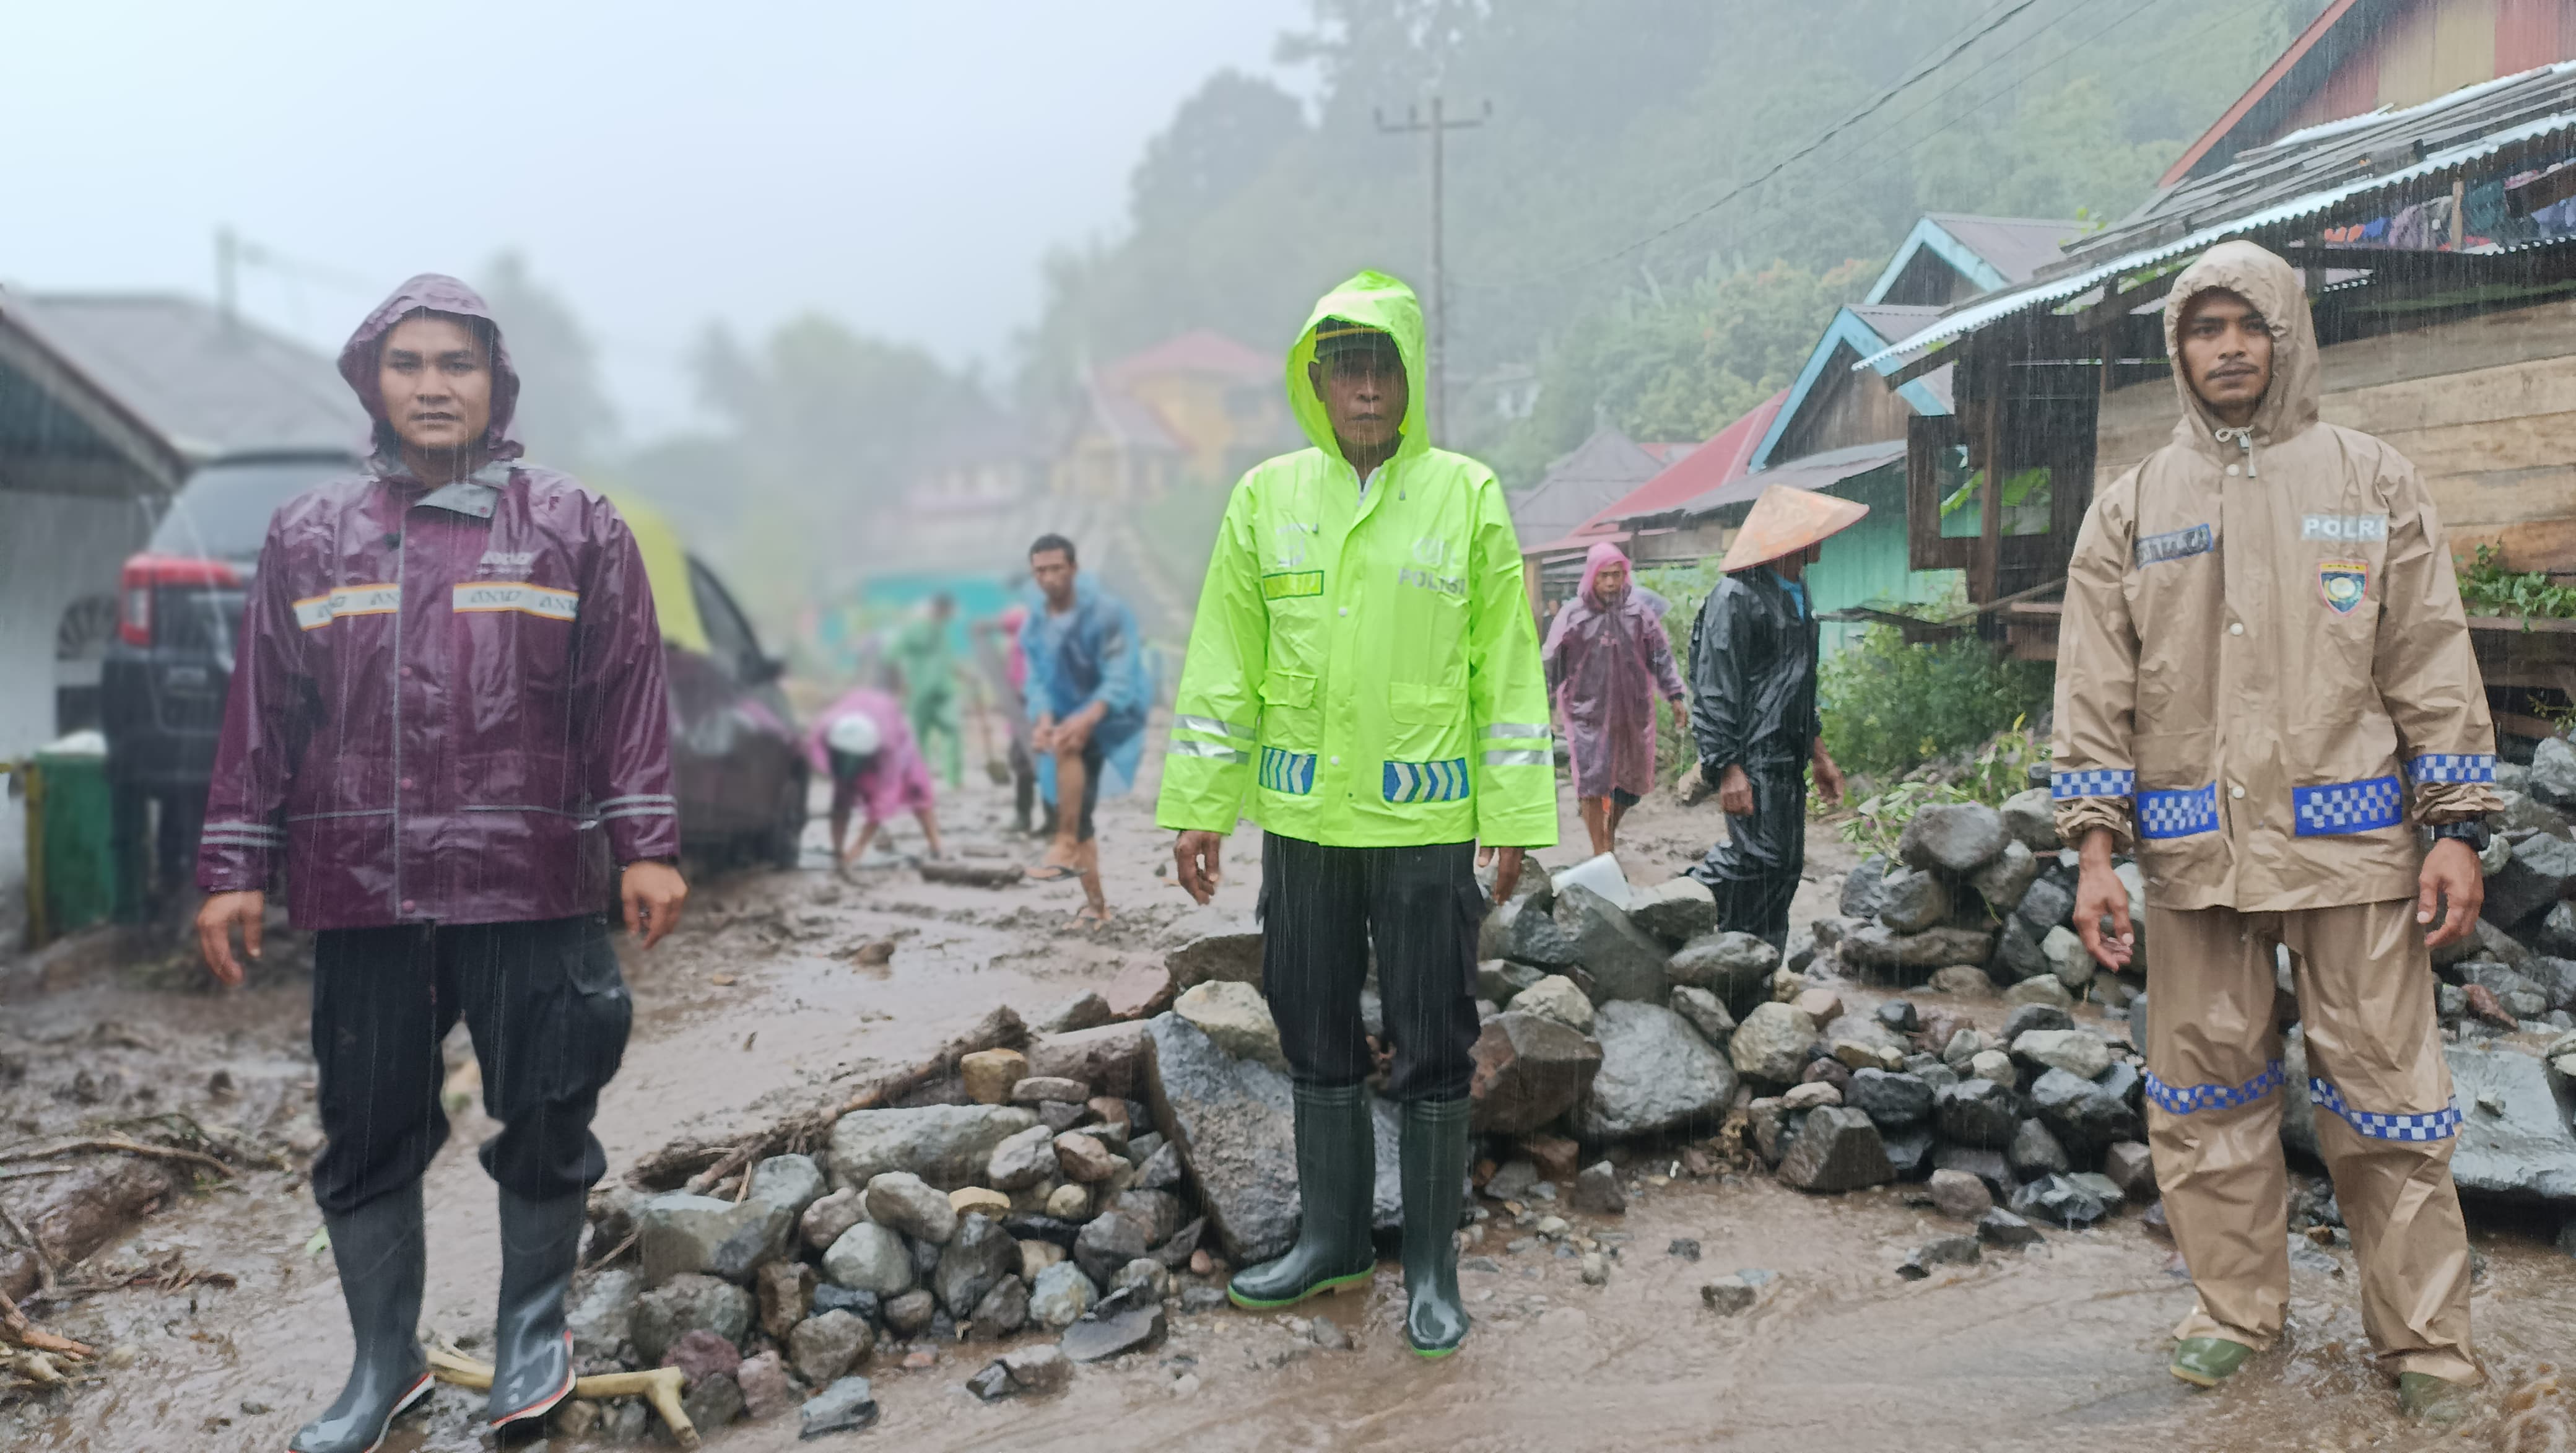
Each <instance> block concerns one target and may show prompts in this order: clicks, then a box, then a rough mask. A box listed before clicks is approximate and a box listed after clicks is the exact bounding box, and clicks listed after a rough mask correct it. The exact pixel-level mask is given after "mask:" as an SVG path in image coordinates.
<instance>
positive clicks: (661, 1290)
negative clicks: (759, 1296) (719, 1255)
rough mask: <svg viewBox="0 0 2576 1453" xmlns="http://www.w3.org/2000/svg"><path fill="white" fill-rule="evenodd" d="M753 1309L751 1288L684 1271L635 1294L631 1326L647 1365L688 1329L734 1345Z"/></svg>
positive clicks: (659, 1358) (739, 1341)
mask: <svg viewBox="0 0 2576 1453" xmlns="http://www.w3.org/2000/svg"><path fill="white" fill-rule="evenodd" d="M756 1310H757V1308H756V1306H755V1304H754V1303H753V1301H752V1296H751V1293H749V1292H747V1291H744V1290H743V1289H742V1288H740V1287H738V1286H735V1285H734V1284H733V1283H731V1282H729V1281H723V1280H720V1279H718V1278H716V1277H712V1276H707V1275H704V1274H702V1273H699V1272H683V1273H681V1274H680V1275H678V1276H675V1277H673V1278H671V1279H670V1280H669V1281H668V1282H665V1283H664V1284H662V1285H661V1286H658V1287H655V1288H654V1289H653V1290H651V1291H648V1292H646V1293H644V1294H643V1295H642V1296H640V1297H637V1298H636V1299H635V1310H634V1320H633V1323H632V1326H631V1329H630V1332H629V1334H628V1335H629V1336H630V1337H632V1339H633V1340H634V1343H635V1351H636V1352H637V1354H638V1355H640V1356H641V1357H642V1358H643V1360H644V1362H645V1365H647V1366H650V1367H659V1366H661V1365H662V1354H664V1353H666V1352H668V1351H670V1350H671V1347H672V1344H674V1343H676V1342H678V1341H679V1340H680V1339H681V1338H682V1337H684V1336H686V1335H687V1334H689V1333H691V1332H695V1331H699V1330H705V1331H709V1332H713V1333H714V1334H715V1335H717V1336H718V1337H721V1338H723V1339H724V1340H725V1341H727V1342H730V1343H733V1344H734V1345H735V1346H737V1347H738V1346H740V1345H742V1339H743V1338H745V1337H747V1336H749V1335H750V1334H751V1326H752V1317H753V1314H754V1313H755V1311H756Z"/></svg>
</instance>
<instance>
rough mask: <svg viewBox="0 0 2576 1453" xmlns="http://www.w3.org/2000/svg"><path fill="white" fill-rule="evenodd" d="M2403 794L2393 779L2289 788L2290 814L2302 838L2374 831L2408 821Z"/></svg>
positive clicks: (2373, 779)
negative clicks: (2406, 819)
mask: <svg viewBox="0 0 2576 1453" xmlns="http://www.w3.org/2000/svg"><path fill="white" fill-rule="evenodd" d="M2403 798H2404V794H2403V793H2401V792H2400V791H2399V789H2398V786H2397V779H2396V778H2394V777H2372V778H2369V779H2367V780H2364V781H2360V782H2328V783H2324V784H2322V785H2320V786H2316V787H2293V788H2291V789H2290V814H2291V817H2292V819H2293V820H2294V822H2295V823H2296V827H2295V831H2296V832H2297V834H2298V835H2299V836H2300V837H2332V836H2335V835H2336V834H2339V833H2348V832H2371V831H2374V830H2376V829H2378V828H2383V827H2395V826H2397V824H2398V823H2400V822H2402V821H2404V820H2405V811H2404V809H2403V806H2402V803H2403Z"/></svg>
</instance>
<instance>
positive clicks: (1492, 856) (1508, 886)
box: [1476, 847, 1527, 903]
mask: <svg viewBox="0 0 2576 1453" xmlns="http://www.w3.org/2000/svg"><path fill="white" fill-rule="evenodd" d="M1526 856H1527V852H1526V850H1525V849H1522V848H1490V847H1489V848H1481V849H1478V850H1477V853H1476V866H1477V867H1479V868H1482V867H1486V866H1488V865H1491V866H1492V868H1493V870H1494V901H1495V902H1496V903H1509V902H1511V901H1512V890H1513V889H1515V888H1518V887H1519V886H1520V885H1521V860H1522V859H1523V858H1524V857H1526Z"/></svg>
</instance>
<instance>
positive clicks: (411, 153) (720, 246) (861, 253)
mask: <svg viewBox="0 0 2576 1453" xmlns="http://www.w3.org/2000/svg"><path fill="white" fill-rule="evenodd" d="M1305 13H1306V12H1305V6H1304V4H1303V0H1108V3H1098V4H1090V5H1073V4H1063V3H1054V0H1017V3H1013V0H936V3H932V4H894V3H888V0H845V3H840V4H833V3H776V0H732V3H721V4H713V5H709V4H705V3H686V4H680V3H667V0H619V3H614V4H611V3H606V0H509V3H496V0H447V3H442V4H436V5H403V6H389V5H371V4H350V3H347V0H333V3H305V0H241V3H235V4H228V5H227V4H208V3H202V0H150V3H144V0H81V3H78V4H51V5H37V4H30V5H25V6H19V7H14V8H13V9H12V12H11V16H10V19H9V21H8V23H7V25H6V27H5V29H6V40H5V44H0V136H6V137H8V138H9V141H8V144H7V146H6V148H5V149H4V150H0V280H5V281H7V282H9V283H11V284H13V285H17V286H23V287H27V288H32V289H39V290H44V289H154V290H166V289H174V288H175V289H184V290H187V291H190V292H194V293H197V294H200V295H211V293H212V291H213V286H214V284H213V272H214V263H213V256H214V245H213V235H214V232H215V229H216V228H217V227H218V226H220V225H225V224H229V225H231V226H232V227H234V228H235V229H237V230H238V231H239V232H240V234H241V235H242V236H243V237H244V238H245V239H247V240H249V241H251V242H254V243H257V244H260V245H263V246H265V247H268V248H271V249H274V250H275V251H277V252H279V253H282V254H286V255H287V256H289V257H291V258H293V259H295V260H296V261H298V262H299V263H302V264H305V266H302V267H300V268H299V269H298V270H297V271H295V272H281V271H278V270H275V269H252V270H247V271H245V273H244V274H243V281H242V299H243V305H244V310H245V311H246V312H247V313H249V314H250V315H251V316H253V317H255V318H257V319H259V320H260V321H262V322H266V323H269V324H271V325H273V326H276V327H278V328H280V329H282V330H284V331H287V332H289V333H291V334H294V335H296V336H298V337H303V338H307V339H310V340H312V341H314V342H316V343H317V344H320V345H323V346H325V347H336V346H337V343H338V341H339V339H340V338H342V337H343V336H345V335H346V333H347V332H348V330H349V328H350V327H351V326H352V325H354V324H355V322H356V321H357V319H358V318H359V317H360V316H361V315H362V314H363V313H364V312H365V310H366V308H367V307H368V306H369V305H370V304H372V303H373V302H374V301H375V300H376V298H378V297H379V296H381V295H382V294H384V293H385V292H388V291H390V290H391V288H392V285H393V284H394V283H396V282H398V281H400V280H401V279H402V278H404V277H406V276H409V275H410V274H412V273H415V272H423V271H441V272H456V273H464V274H469V275H470V274H471V273H472V272H473V271H474V270H475V269H477V268H478V267H479V266H480V265H481V264H482V263H483V262H484V260H485V259H487V258H489V257H490V256H491V255H492V254H493V253H494V252H496V251H497V250H499V249H502V248H505V247H516V248H519V249H520V250H521V251H523V252H524V253H526V254H527V256H528V259H529V262H530V264H531V266H532V268H533V269H534V271H535V272H536V274H537V276H538V277H539V278H540V280H542V281H545V282H547V283H550V284H552V285H553V286H555V287H556V288H557V289H558V290H559V291H561V292H562V293H564V294H565V295H566V296H568V297H569V298H570V299H571V301H572V302H573V304H574V306H575V307H576V308H578V309H579V310H580V312H581V314H582V315H583V317H584V319H585V320H586V321H587V322H588V323H589V324H590V326H591V328H592V330H593V331H594V333H596V334H598V335H600V337H601V339H602V344H603V354H604V355H605V356H606V358H607V361H608V363H609V365H610V371H609V377H610V381H611V384H612V387H613V388H614V389H615V391H616V392H617V394H618V398H617V403H618V405H619V409H620V412H621V414H622V415H623V416H624V420H625V424H626V427H627V430H628V432H629V434H630V435H643V436H651V435H654V434H659V433H663V432H666V431H667V429H668V428H669V427H672V426H674V425H676V424H678V423H680V422H682V421H683V420H682V419H681V417H680V416H681V415H682V414H683V413H684V412H685V411H686V410H687V409H688V407H689V403H688V392H689V391H688V385H687V382H686V378H685V375H684V374H683V373H682V371H681V355H682V351H683V350H684V349H685V347H686V345H687V343H688V341H689V340H690V339H691V338H692V337H693V336H694V335H695V333H696V332H697V330H698V329H699V328H700V327H701V326H702V325H703V324H704V323H705V322H706V321H707V320H708V319H710V318H722V319H724V320H726V321H729V322H731V323H733V324H735V325H737V326H738V327H739V328H741V329H743V330H744V331H745V332H747V333H756V332H758V331H759V330H761V329H763V328H765V327H766V326H767V325H769V324H770V323H773V322H775V321H777V320H778V319H780V318H782V317H784V316H787V315H789V314H791V313H794V312H797V311H800V310H802V309H805V308H808V307H814V308H821V309H823V310H826V311H828V312H832V313H835V314H838V315H839V316H841V317H843V318H845V319H847V320H849V321H850V322H851V323H853V324H856V325H858V326H860V327H863V328H868V329H873V330H877V331H880V332H884V333H887V334H891V335H895V336H899V337H903V338H908V339H912V340H915V341H918V342H922V343H925V344H928V345H930V346H931V347H933V348H934V349H936V350H937V351H938V352H939V353H940V354H941V355H942V356H944V357H946V358H949V359H951V360H952V361H964V360H965V359H967V358H969V357H980V358H983V359H986V360H988V361H990V362H991V363H993V364H995V365H997V366H1005V365H1007V362H1008V355H1007V348H1008V342H1009V339H1010V336H1011V333H1012V331H1013V330H1014V329H1016V328H1018V327H1020V326H1023V325H1024V324H1026V323H1027V322H1029V321H1030V320H1031V318H1032V317H1033V316H1034V314H1035V311H1036V308H1037V304H1038V269H1037V264H1038V260H1039V258H1040V257H1041V256H1042V255H1043V253H1044V252H1045V251H1046V249H1047V248H1048V247H1049V246H1050V245H1053V244H1056V243H1060V242H1069V241H1074V240H1078V239H1081V238H1084V237H1087V236H1092V235H1096V234H1101V233H1104V232H1106V231H1108V230H1110V229H1113V228H1114V227H1115V226H1116V225H1117V223H1118V220H1119V218H1120V216H1121V213H1122V209H1123V206H1124V203H1125V200H1126V178H1127V173H1128V171H1129V169H1130V168H1131V167H1132V166H1133V165H1134V164H1135V161H1136V159H1137V157H1138V155H1139V154H1140V152H1141V150H1142V148H1143V144H1144V142H1145V140H1146V138H1147V137H1149V136H1151V135H1152V134H1153V133H1154V132H1155V131H1156V130H1158V129H1160V128H1161V127H1162V126H1163V125H1164V124H1165V123H1166V122H1167V121H1168V120H1169V119H1170V117H1171V114H1172V111H1173V108H1174V107H1175V106H1177V105H1178V104H1179V102H1180V101H1181V100H1182V98H1183V97H1185V96H1187V95H1188V94H1189V93H1190V92H1191V91H1193V90H1195V89H1196V88H1197V86H1198V85H1199V83H1200V82H1201V81H1202V80H1204V79H1205V78H1206V77H1207V76H1208V75H1209V74H1210V73H1211V72H1213V71H1215V70H1217V69H1219V68H1221V67H1224V66H1235V67H1238V68H1241V69H1245V70H1251V71H1256V72H1268V71H1271V70H1272V67H1271V64H1270V50H1271V42H1272V40H1273V39H1274V38H1275V37H1276V36H1277V35H1278V33H1279V32H1280V31H1281V30H1282V29H1284V28H1288V27H1291V26H1294V25H1296V24H1298V23H1300V22H1301V21H1302V20H1303V19H1304V18H1305ZM1282 79H1283V80H1290V81H1292V83H1293V79H1294V78H1290V77H1283V78H1282Z"/></svg>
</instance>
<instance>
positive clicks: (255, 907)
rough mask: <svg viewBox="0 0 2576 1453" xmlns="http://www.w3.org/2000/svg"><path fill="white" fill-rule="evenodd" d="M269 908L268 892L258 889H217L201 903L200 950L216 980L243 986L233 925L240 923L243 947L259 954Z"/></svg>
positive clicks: (224, 983)
mask: <svg viewBox="0 0 2576 1453" xmlns="http://www.w3.org/2000/svg"><path fill="white" fill-rule="evenodd" d="M267 912H268V895H267V894H265V893H262V892H258V891H257V890H253V891H251V892H248V893H217V894H214V895H212V896H211V897H209V898H207V899H206V901H205V902H204V903H203V904H201V905H199V906H198V908H197V952H198V953H200V954H202V955H204V956H205V960H206V969H207V971H208V972H209V973H212V974H213V975H214V976H215V982H216V983H218V984H221V985H223V986H224V987H225V988H227V989H238V988H240V987H241V986H242V966H241V961H240V960H239V959H236V958H234V957H233V925H235V924H239V925H241V936H242V947H243V948H244V949H245V950H247V951H248V952H249V954H250V956H251V957H252V958H258V957H259V924H260V919H261V917H262V916H263V915H265V914H266V913H267Z"/></svg>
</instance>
